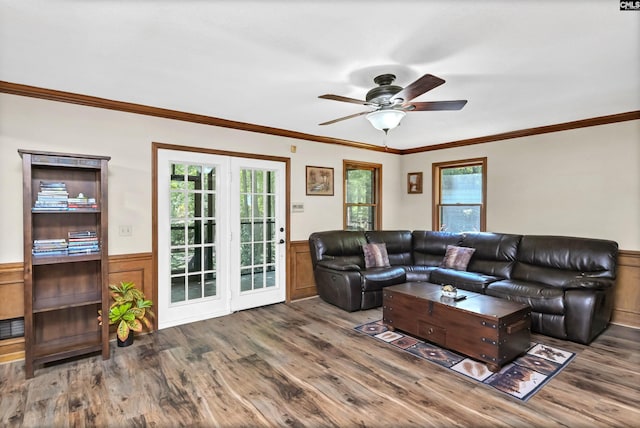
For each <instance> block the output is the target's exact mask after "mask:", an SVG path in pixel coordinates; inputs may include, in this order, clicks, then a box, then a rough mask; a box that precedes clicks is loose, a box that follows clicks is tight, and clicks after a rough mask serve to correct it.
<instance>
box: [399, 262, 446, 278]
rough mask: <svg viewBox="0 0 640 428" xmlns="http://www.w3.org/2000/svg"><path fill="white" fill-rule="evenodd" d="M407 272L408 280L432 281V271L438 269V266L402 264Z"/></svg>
mask: <svg viewBox="0 0 640 428" xmlns="http://www.w3.org/2000/svg"><path fill="white" fill-rule="evenodd" d="M402 268H403V269H404V271H405V272H406V273H407V282H431V281H430V277H431V272H433V271H434V270H436V269H438V268H437V267H436V266H421V265H409V266H402Z"/></svg>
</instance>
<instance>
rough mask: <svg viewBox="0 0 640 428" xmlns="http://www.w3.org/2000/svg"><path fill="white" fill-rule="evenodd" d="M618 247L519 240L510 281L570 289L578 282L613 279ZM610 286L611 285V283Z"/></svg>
mask: <svg viewBox="0 0 640 428" xmlns="http://www.w3.org/2000/svg"><path fill="white" fill-rule="evenodd" d="M617 253H618V244H617V243H615V242H613V241H606V240H600V239H586V238H574V237H566V236H532V235H528V236H523V237H522V240H521V241H520V245H519V247H518V255H517V262H516V264H515V266H514V268H513V273H512V275H511V277H512V278H513V279H520V280H527V281H528V280H532V281H537V282H541V283H544V284H548V285H551V286H554V287H561V288H572V287H575V283H576V280H579V279H581V278H586V277H588V278H590V279H595V278H601V279H609V280H613V279H615V266H616V257H617ZM611 284H612V281H611Z"/></svg>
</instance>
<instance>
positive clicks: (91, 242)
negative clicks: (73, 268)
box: [68, 230, 100, 255]
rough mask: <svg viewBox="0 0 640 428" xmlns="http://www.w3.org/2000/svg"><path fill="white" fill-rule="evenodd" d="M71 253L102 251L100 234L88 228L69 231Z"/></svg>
mask: <svg viewBox="0 0 640 428" xmlns="http://www.w3.org/2000/svg"><path fill="white" fill-rule="evenodd" d="M68 252H69V255H74V254H92V253H98V252H100V245H99V244H98V236H97V234H96V232H93V231H90V230H86V231H80V232H69V246H68Z"/></svg>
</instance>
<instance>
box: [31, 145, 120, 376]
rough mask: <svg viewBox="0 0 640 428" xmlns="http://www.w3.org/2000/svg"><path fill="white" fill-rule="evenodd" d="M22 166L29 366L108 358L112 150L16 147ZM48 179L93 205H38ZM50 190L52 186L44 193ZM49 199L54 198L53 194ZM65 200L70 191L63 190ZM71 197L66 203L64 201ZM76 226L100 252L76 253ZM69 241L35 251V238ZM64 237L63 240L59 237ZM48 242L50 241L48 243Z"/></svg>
mask: <svg viewBox="0 0 640 428" xmlns="http://www.w3.org/2000/svg"><path fill="white" fill-rule="evenodd" d="M18 153H19V154H20V156H21V157H22V171H23V223H24V311H25V316H24V327H25V372H26V377H27V378H31V377H33V375H34V371H35V369H36V366H38V365H40V364H45V363H51V362H56V361H61V360H64V359H67V358H72V357H77V356H82V355H85V354H93V353H97V352H101V353H102V357H103V358H104V359H107V358H109V325H108V322H107V323H103V325H102V326H99V325H98V319H97V316H98V310H102V311H103V313H108V309H109V299H110V297H109V290H108V259H107V256H108V217H107V212H108V210H107V208H108V204H107V176H108V171H107V166H108V161H109V160H110V158H109V157H107V156H93V155H80V154H70V153H53V152H43V151H31V150H18ZM42 183H45V187H46V183H62V185H63V187H64V189H62V190H60V189H58V190H60V191H61V192H62V193H64V192H68V197H69V198H76V197H78V196H80V195H81V194H82V196H84V197H86V198H92V199H95V208H94V207H88V208H86V207H80V208H76V207H71V208H66V207H62V208H55V207H54V208H49V206H47V207H46V208H39V207H36V205H37V204H36V201H38V203H42V202H43V201H46V200H47V196H42V195H40V196H39V192H40V191H41V190H42V185H43V184H42ZM45 193H46V192H45ZM49 197H50V196H49ZM62 200H63V201H64V200H65V196H62ZM60 203H63V204H64V203H65V202H60ZM70 232H91V233H93V234H95V238H96V239H95V240H94V241H92V242H91V243H92V244H95V243H97V244H98V250H95V249H94V250H87V252H83V253H77V254H71V253H69V250H68V248H67V245H68V242H69V240H68V237H69V233H70ZM36 240H37V241H38V242H40V243H42V242H43V241H47V240H64V241H63V244H62V245H61V246H60V247H59V248H55V249H53V250H51V251H55V253H52V254H46V253H45V254H34V253H35V252H38V251H39V250H36V249H35V244H34V241H36ZM59 242H60V241H59ZM48 245H51V244H50V243H48Z"/></svg>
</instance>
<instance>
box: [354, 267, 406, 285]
mask: <svg viewBox="0 0 640 428" xmlns="http://www.w3.org/2000/svg"><path fill="white" fill-rule="evenodd" d="M360 274H361V275H362V291H375V290H382V288H383V287H387V286H389V285H396V284H402V283H403V282H406V279H407V274H406V273H405V272H404V269H402V268H401V267H399V266H391V267H382V268H371V269H367V270H363V271H361V272H360Z"/></svg>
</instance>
